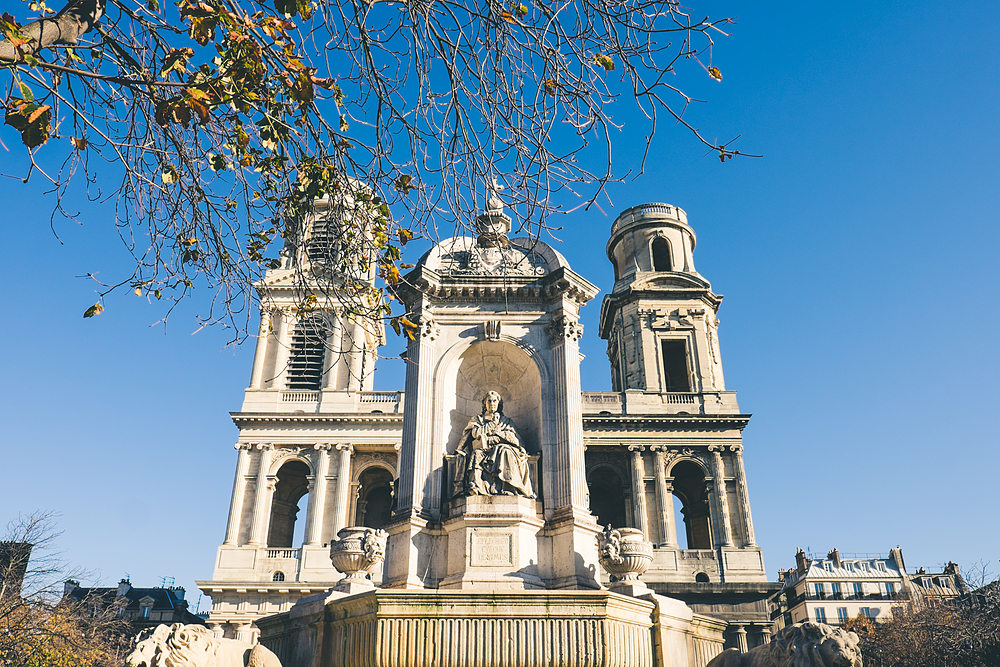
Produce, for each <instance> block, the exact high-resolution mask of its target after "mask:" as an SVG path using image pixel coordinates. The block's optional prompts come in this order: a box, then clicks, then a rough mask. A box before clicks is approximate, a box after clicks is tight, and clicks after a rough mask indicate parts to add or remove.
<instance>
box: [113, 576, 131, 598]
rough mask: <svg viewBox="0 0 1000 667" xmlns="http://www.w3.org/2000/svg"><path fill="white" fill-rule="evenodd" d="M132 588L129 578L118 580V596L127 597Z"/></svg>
mask: <svg viewBox="0 0 1000 667" xmlns="http://www.w3.org/2000/svg"><path fill="white" fill-rule="evenodd" d="M130 590H132V582H130V581H129V580H128V579H122V580H121V581H119V582H118V593H116V595H117V596H118V597H125V596H126V595H127V594H128V592H129V591H130Z"/></svg>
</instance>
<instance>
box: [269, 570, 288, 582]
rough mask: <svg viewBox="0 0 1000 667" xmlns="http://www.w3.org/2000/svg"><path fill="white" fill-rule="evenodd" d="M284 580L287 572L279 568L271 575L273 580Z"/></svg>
mask: <svg viewBox="0 0 1000 667" xmlns="http://www.w3.org/2000/svg"><path fill="white" fill-rule="evenodd" d="M284 580H285V573H284V572H282V571H281V570H278V571H277V572H275V573H274V574H273V575H272V576H271V581H284Z"/></svg>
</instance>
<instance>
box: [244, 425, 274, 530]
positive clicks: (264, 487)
mask: <svg viewBox="0 0 1000 667" xmlns="http://www.w3.org/2000/svg"><path fill="white" fill-rule="evenodd" d="M257 450H258V451H259V452H260V454H258V455H257V487H256V489H255V490H254V499H253V524H252V527H251V529H250V542H249V544H250V545H252V546H263V544H264V539H265V536H266V535H265V529H266V525H267V506H268V502H267V501H268V496H269V495H270V491H269V490H268V483H267V482H268V475H267V469H268V468H269V467H270V465H271V452H272V451H273V450H274V446H273V445H271V444H269V443H260V444H258V445H257Z"/></svg>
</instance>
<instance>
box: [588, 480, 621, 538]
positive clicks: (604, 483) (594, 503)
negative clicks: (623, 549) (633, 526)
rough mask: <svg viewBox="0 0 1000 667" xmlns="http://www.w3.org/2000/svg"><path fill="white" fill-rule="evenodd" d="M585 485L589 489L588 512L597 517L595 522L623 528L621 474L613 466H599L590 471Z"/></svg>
mask: <svg viewBox="0 0 1000 667" xmlns="http://www.w3.org/2000/svg"><path fill="white" fill-rule="evenodd" d="M587 487H588V488H589V490H590V513H591V514H593V515H594V516H595V517H596V518H597V523H598V524H599V525H601V526H607V525H609V524H610V525H611V526H612V527H613V528H624V527H625V526H626V518H625V516H626V515H625V483H624V482H623V481H622V478H621V475H619V474H618V472H617V471H615V470H614V469H613V468H609V467H607V466H600V467H598V468H595V469H594V470H593V471H592V472H591V473H590V476H589V477H588V478H587Z"/></svg>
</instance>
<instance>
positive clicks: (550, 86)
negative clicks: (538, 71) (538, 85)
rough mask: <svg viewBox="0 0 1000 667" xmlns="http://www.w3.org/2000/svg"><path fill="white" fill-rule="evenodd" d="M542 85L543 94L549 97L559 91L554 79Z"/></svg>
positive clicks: (543, 82)
mask: <svg viewBox="0 0 1000 667" xmlns="http://www.w3.org/2000/svg"><path fill="white" fill-rule="evenodd" d="M612 64H614V63H612ZM542 85H543V86H544V87H545V92H546V93H548V94H549V95H555V94H556V91H557V90H559V84H558V82H557V81H556V80H555V79H545V80H544V81H542Z"/></svg>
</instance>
